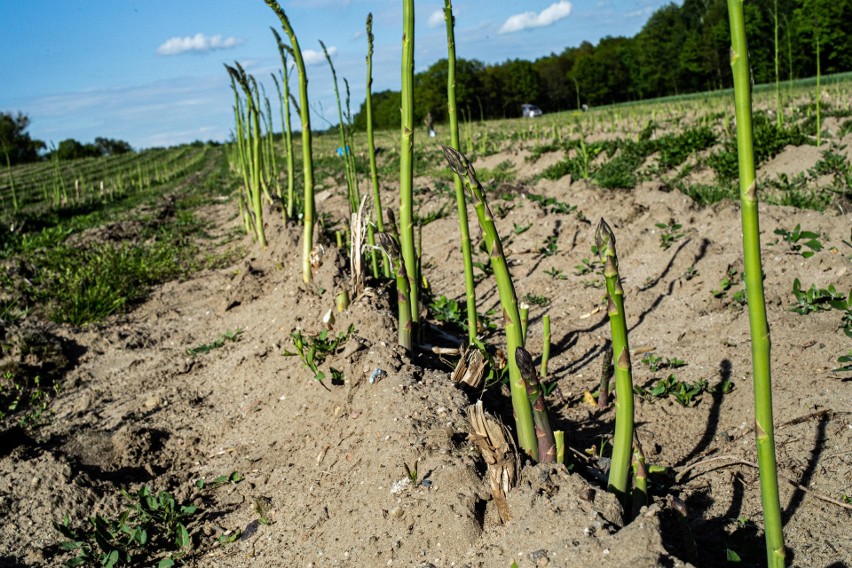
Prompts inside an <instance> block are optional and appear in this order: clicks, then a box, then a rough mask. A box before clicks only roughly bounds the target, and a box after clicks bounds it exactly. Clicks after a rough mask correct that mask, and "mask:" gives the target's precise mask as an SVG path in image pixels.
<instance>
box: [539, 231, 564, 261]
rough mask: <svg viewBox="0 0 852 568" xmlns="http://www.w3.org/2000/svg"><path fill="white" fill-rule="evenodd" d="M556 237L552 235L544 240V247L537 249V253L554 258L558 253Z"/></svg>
mask: <svg viewBox="0 0 852 568" xmlns="http://www.w3.org/2000/svg"><path fill="white" fill-rule="evenodd" d="M558 239H559V237H558V235H556V234H553V235H550V236H549V237H547V238H546V239H544V246H543V247H541V248H540V249H538V252H540V253H541V254H543V255H544V256H554V255H555V254H556V253H558V252H559V243H558V242H557V241H558Z"/></svg>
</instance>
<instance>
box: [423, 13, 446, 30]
mask: <svg viewBox="0 0 852 568" xmlns="http://www.w3.org/2000/svg"><path fill="white" fill-rule="evenodd" d="M427 25H428V26H429V27H430V28H437V27H440V26H442V25H444V11H443V10H435V11H434V12H432V13H431V14H430V15H429V21H428V22H427Z"/></svg>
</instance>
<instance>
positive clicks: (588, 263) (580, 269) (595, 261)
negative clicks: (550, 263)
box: [574, 245, 603, 276]
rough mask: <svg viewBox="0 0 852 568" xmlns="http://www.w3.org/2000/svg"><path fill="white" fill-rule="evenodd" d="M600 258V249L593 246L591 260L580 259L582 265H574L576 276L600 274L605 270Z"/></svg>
mask: <svg viewBox="0 0 852 568" xmlns="http://www.w3.org/2000/svg"><path fill="white" fill-rule="evenodd" d="M598 256H599V253H598V247H597V246H596V245H592V256H591V258H582V259H580V264H576V265H574V276H584V275H586V274H592V273H597V272H600V270H601V269H602V268H603V263H602V262H601V261H600V260H599V258H598Z"/></svg>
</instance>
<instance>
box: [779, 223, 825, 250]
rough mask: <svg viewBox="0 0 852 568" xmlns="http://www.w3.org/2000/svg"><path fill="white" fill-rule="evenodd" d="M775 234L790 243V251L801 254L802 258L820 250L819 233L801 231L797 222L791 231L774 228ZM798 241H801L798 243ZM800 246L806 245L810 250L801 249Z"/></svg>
mask: <svg viewBox="0 0 852 568" xmlns="http://www.w3.org/2000/svg"><path fill="white" fill-rule="evenodd" d="M775 234H776V235H780V236H781V238H782V239H784V241H785V242H786V243H788V244H789V245H790V250H791V251H792V252H794V253H796V254H800V255H802V257H803V258H810V257H812V256H813V255H815V254H816V253H818V252H819V251H821V250H822V243H821V242H820V241H819V233H814V232H812V231H803V230H802V226H801V225H799V224H797V225H796V227H795V228H794V229H793V230H792V231H788V230H786V229H775ZM799 241H802V242H801V243H800V242H799ZM802 247H807V248H808V249H810V250H802Z"/></svg>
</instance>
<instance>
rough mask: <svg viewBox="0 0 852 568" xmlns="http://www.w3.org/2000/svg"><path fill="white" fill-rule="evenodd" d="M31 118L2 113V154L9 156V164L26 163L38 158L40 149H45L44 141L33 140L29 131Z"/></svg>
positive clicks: (0, 137) (0, 136)
mask: <svg viewBox="0 0 852 568" xmlns="http://www.w3.org/2000/svg"><path fill="white" fill-rule="evenodd" d="M29 125H30V118H29V117H28V116H27V115H25V114H23V113H20V112H19V113H18V114H17V115H13V114H12V113H9V112H3V113H0V156H2V157H3V158H4V162H3V163H4V165H5V163H6V162H5V159H6V158H8V160H9V162H8V163H9V164H11V165H13V166H14V165H16V164H24V163H26V162H34V161H36V160H38V152H39V150H42V149H44V147H45V145H44V142H42V141H41V140H33V139H32V138H30V135H29V133H27V128H28V127H29Z"/></svg>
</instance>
